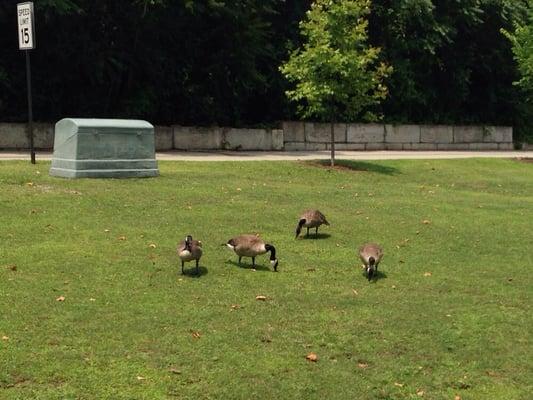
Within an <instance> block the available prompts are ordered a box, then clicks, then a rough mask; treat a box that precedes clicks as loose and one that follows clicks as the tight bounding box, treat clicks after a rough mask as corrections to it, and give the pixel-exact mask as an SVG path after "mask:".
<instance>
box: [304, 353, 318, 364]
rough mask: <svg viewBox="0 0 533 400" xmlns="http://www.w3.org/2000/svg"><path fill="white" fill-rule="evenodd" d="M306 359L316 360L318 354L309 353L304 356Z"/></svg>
mask: <svg viewBox="0 0 533 400" xmlns="http://www.w3.org/2000/svg"><path fill="white" fill-rule="evenodd" d="M305 358H306V359H307V361H312V362H317V361H318V356H317V355H316V354H315V353H309V354H308V355H307V356H306V357H305Z"/></svg>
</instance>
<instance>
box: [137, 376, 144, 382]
mask: <svg viewBox="0 0 533 400" xmlns="http://www.w3.org/2000/svg"><path fill="white" fill-rule="evenodd" d="M137 380H138V381H144V380H146V378H145V377H144V376H138V377H137Z"/></svg>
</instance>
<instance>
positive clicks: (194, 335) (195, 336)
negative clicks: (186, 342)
mask: <svg viewBox="0 0 533 400" xmlns="http://www.w3.org/2000/svg"><path fill="white" fill-rule="evenodd" d="M191 334H192V337H193V338H195V339H200V337H201V336H202V334H201V333H200V332H196V331H194V332H191Z"/></svg>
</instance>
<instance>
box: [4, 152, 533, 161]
mask: <svg viewBox="0 0 533 400" xmlns="http://www.w3.org/2000/svg"><path fill="white" fill-rule="evenodd" d="M329 157H330V152H329V151H213V152H189V151H168V152H158V153H157V155H156V158H157V159H158V160H179V161H260V160H270V161H284V160H285V161H286V160H318V159H329ZM335 158H336V159H343V160H401V159H413V160H414V159H453V158H533V151H337V152H335ZM29 159H30V155H29V152H27V151H26V152H21V151H17V152H13V151H0V160H29ZM36 159H37V161H39V160H51V159H52V152H49V151H48V152H41V151H37V152H36Z"/></svg>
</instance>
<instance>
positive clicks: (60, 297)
mask: <svg viewBox="0 0 533 400" xmlns="http://www.w3.org/2000/svg"><path fill="white" fill-rule="evenodd" d="M56 301H65V296H59V297H58V298H57V299H56Z"/></svg>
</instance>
